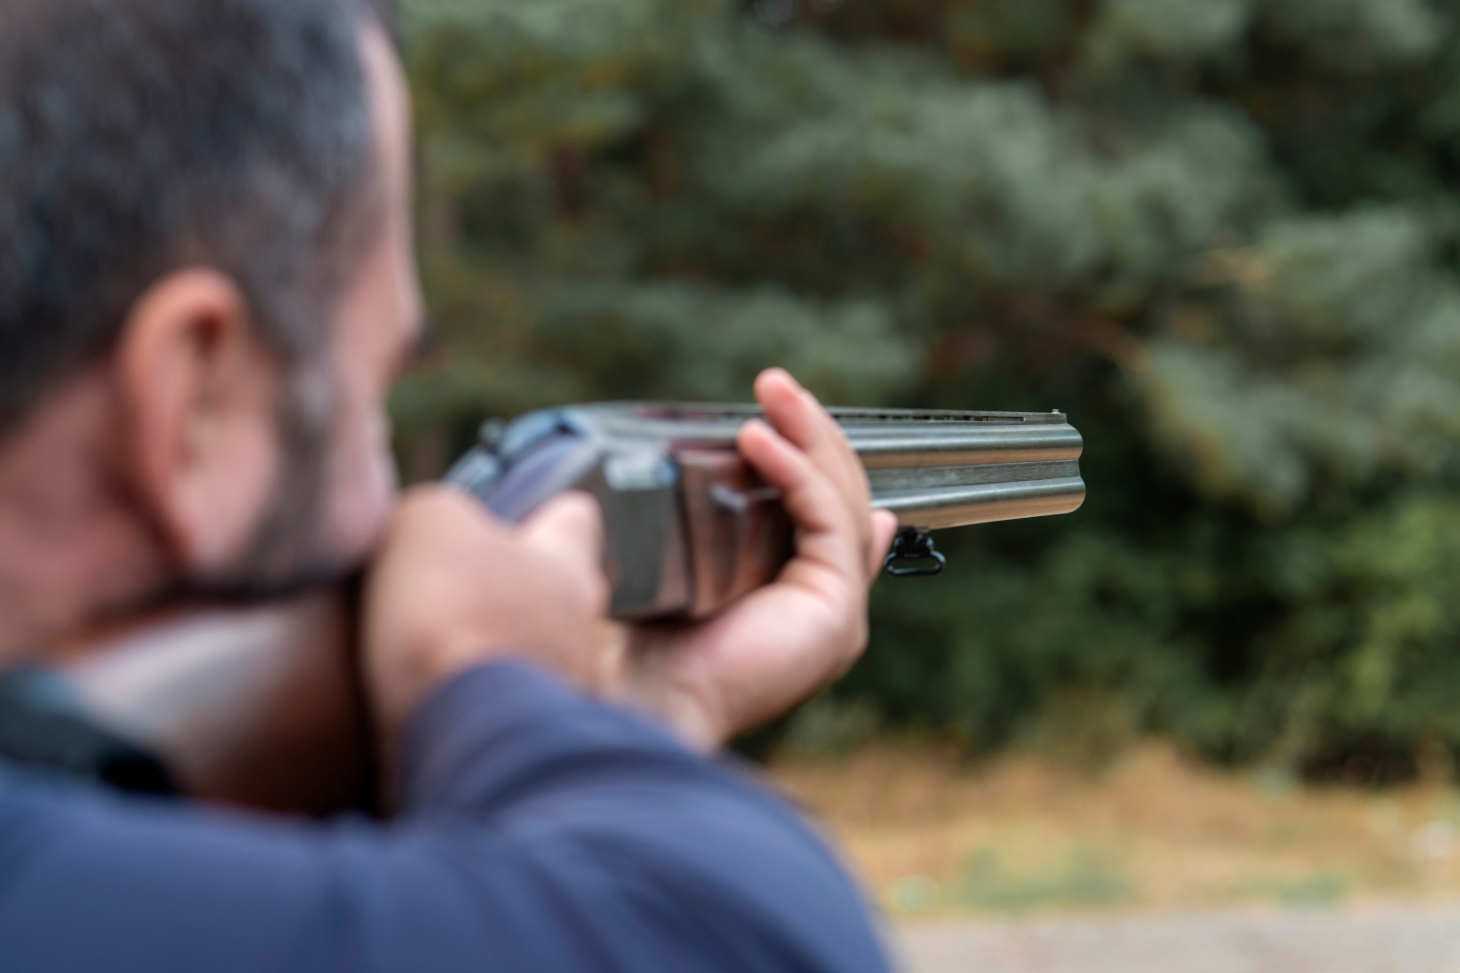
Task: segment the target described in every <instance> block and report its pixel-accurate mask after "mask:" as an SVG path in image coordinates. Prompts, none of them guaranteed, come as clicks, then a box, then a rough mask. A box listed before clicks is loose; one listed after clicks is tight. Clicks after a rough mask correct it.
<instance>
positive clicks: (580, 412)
mask: <svg viewBox="0 0 1460 973" xmlns="http://www.w3.org/2000/svg"><path fill="white" fill-rule="evenodd" d="M831 414H832V415H833V417H835V418H836V420H837V421H838V422H839V423H840V424H841V426H842V429H843V430H844V431H845V432H846V434H847V438H848V439H849V440H850V442H851V444H852V447H853V449H855V450H856V453H857V455H858V457H859V458H860V459H861V461H862V464H863V465H864V466H865V467H866V469H867V477H868V480H869V481H870V484H871V487H872V503H873V505H874V506H877V507H881V508H884V509H887V510H891V511H893V512H894V513H896V514H897V518H898V522H899V524H900V526H901V529H900V530H899V532H898V536H897V540H896V541H895V543H894V546H893V550H892V552H891V553H890V554H889V555H888V559H887V570H888V573H890V574H893V575H919V574H936V573H938V572H939V571H941V570H942V567H943V563H944V561H943V558H942V555H940V554H939V553H938V552H937V550H936V548H935V547H934V546H933V543H932V539H931V538H930V537H929V536H928V532H929V531H930V530H933V529H937V528H943V527H960V526H965V525H969V524H981V523H987V522H989V521H995V520H1014V519H1016V518H1021V517H1041V516H1046V515H1050V514H1063V513H1069V512H1071V511H1073V510H1075V509H1077V508H1078V507H1079V506H1080V504H1081V503H1083V502H1084V499H1085V482H1084V480H1082V479H1081V478H1080V453H1081V450H1082V448H1083V441H1082V440H1081V438H1080V434H1079V433H1078V432H1077V431H1075V428H1074V427H1073V426H1071V425H1070V424H1069V421H1068V420H1067V419H1066V418H1065V416H1064V415H1063V414H1062V413H1060V412H1048V413H1021V412H951V411H915V410H906V409H832V410H831ZM757 415H759V410H757V409H756V408H755V407H754V406H739V405H691V404H662V403H632V402H631V403H607V404H599V405H580V406H569V407H566V408H559V409H549V410H545V411H542V412H534V413H531V414H529V415H526V416H524V417H522V418H520V419H518V420H516V421H515V422H512V423H510V424H504V423H502V422H499V421H497V422H489V423H487V425H486V426H484V427H483V429H482V435H481V442H480V444H479V445H478V446H477V447H476V448H475V449H473V450H472V451H471V452H470V453H468V454H467V455H466V456H465V457H463V458H462V459H461V461H460V462H458V463H457V464H456V465H455V466H454V467H453V468H452V469H451V470H450V471H449V472H448V473H447V475H446V479H447V480H448V481H450V482H452V483H455V484H457V485H458V486H461V487H463V488H465V489H466V490H468V491H470V492H471V493H473V494H475V495H476V496H477V497H479V498H480V499H481V500H482V501H483V502H484V503H485V504H486V505H487V507H488V508H490V509H491V510H492V511H493V512H494V513H495V514H496V515H497V516H499V517H502V518H504V519H506V520H511V521H519V520H521V519H522V518H524V517H526V516H527V515H528V514H530V513H531V512H532V511H533V510H535V509H536V508H537V507H538V506H540V505H541V504H542V503H543V502H544V501H545V500H547V499H548V498H549V497H551V496H553V495H554V494H556V493H559V492H561V491H563V490H569V489H579V490H586V491H587V492H588V493H591V494H592V495H593V496H594V497H595V498H597V500H598V502H599V505H600V506H601V507H602V508H603V514H604V525H605V529H606V535H607V537H606V542H607V543H606V548H607V550H606V556H605V560H606V564H605V570H606V571H607V573H608V576H609V580H610V583H611V586H612V591H613V595H612V602H611V612H612V614H613V616H614V617H615V618H618V619H621V620H625V621H651V620H664V619H691V620H692V619H698V618H704V617H707V616H710V615H713V614H715V613H716V612H718V611H720V610H721V609H723V608H724V607H725V606H726V605H728V604H730V603H731V602H733V601H735V599H737V598H739V597H740V596H742V595H744V594H745V593H746V592H748V591H751V590H753V589H754V588H757V587H759V586H760V585H763V584H766V583H767V582H769V581H770V580H771V579H772V578H774V577H775V576H776V574H777V573H778V572H779V571H780V569H781V567H782V566H783V565H784V564H785V563H786V561H787V560H788V559H789V558H790V556H791V552H792V530H791V524H790V521H789V519H788V518H787V516H786V514H785V512H784V511H783V510H782V509H781V506H780V503H779V499H778V497H777V495H776V493H775V491H774V490H771V489H769V488H767V487H766V486H765V485H764V484H763V483H761V482H760V481H759V480H758V479H757V477H756V476H755V474H754V473H753V472H752V471H751V469H750V468H749V466H748V465H747V464H746V463H745V461H744V460H742V459H741V458H740V455H739V453H738V452H737V451H736V448H735V437H736V434H737V433H738V432H739V430H740V427H741V425H742V424H743V423H744V422H745V421H746V420H747V419H750V418H752V417H754V416H757Z"/></svg>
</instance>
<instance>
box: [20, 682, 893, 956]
mask: <svg viewBox="0 0 1460 973" xmlns="http://www.w3.org/2000/svg"><path fill="white" fill-rule="evenodd" d="M403 768H404V785H403V800H404V813H403V815H402V817H401V818H400V819H399V820H398V821H397V822H396V823H393V824H390V825H381V824H378V823H373V822H366V821H350V820H347V821H340V822H336V823H331V824H310V823H301V822H296V821H279V820H265V819H260V818H255V817H252V816H247V815H242V814H232V813H223V812H218V811H206V810H199V809H196V808H192V807H188V806H186V805H181V804H175V803H168V802H164V801H160V800H159V801H152V800H147V799H139V798H134V797H125V796H122V795H119V794H112V793H109V792H105V791H102V790H101V789H99V788H94V787H86V786H83V785H78V784H71V783H68V782H64V781H61V780H59V779H54V778H50V777H45V776H41V775H38V774H35V773H33V772H30V771H22V770H20V769H19V768H18V767H15V766H7V765H4V764H0V970H4V971H5V973H131V971H138V973H142V971H146V973H235V971H238V973H241V971H245V970H247V971H298V973H315V971H320V973H323V971H327V970H328V971H336V970H339V971H345V970H350V971H354V970H360V971H370V973H397V971H399V973H455V971H458V970H460V971H467V970H471V971H476V973H487V971H504V973H505V971H521V973H539V971H541V973H588V971H600V970H602V971H610V970H612V971H634V973H654V971H666V973H668V971H674V973H719V971H725V973H729V971H732V970H734V971H757V973H776V971H793V970H794V971H808V973H809V971H844V973H863V971H865V973H873V971H883V970H886V969H887V963H886V960H885V958H884V953H883V951H882V947H881V944H880V941H879V938H878V935H877V933H876V930H875V929H874V926H873V924H872V922H871V921H870V919H869V914H868V910H867V907H866V905H865V903H864V902H863V900H862V898H861V897H860V895H859V893H858V891H857V889H856V888H855V886H854V885H853V884H852V883H851V882H850V881H849V880H848V879H847V877H846V875H845V874H844V873H843V871H842V870H841V868H840V867H839V866H838V864H837V862H836V860H835V859H834V858H833V856H832V855H831V853H830V852H829V851H828V850H827V848H826V847H825V846H824V845H823V844H822V843H821V842H820V841H819V840H817V838H816V837H814V836H813V835H812V834H811V833H810V832H809V831H808V830H807V828H806V826H805V825H804V824H803V823H802V822H801V821H800V820H799V819H798V818H797V816H796V815H795V814H793V813H792V812H791V811H789V810H788V809H787V808H786V807H785V806H783V804H782V803H781V802H780V801H778V800H776V799H775V798H773V797H771V796H770V795H768V794H767V793H766V792H764V791H763V790H762V789H761V788H759V787H757V786H755V785H753V784H752V783H750V782H749V781H748V780H746V779H745V778H743V777H742V776H741V775H739V774H738V773H737V772H734V771H731V770H727V769H725V768H723V767H720V766H717V765H715V764H713V763H711V762H708V761H706V760H703V759H701V758H700V757H698V756H696V755H694V754H692V753H690V752H689V751H688V750H686V749H685V748H683V747H681V746H680V745H679V744H677V743H676V742H675V741H673V740H672V739H670V737H669V736H667V735H666V734H664V733H663V732H661V731H659V730H657V729H655V728H653V727H651V726H649V725H647V724H646V723H644V722H641V721H639V720H637V719H635V718H633V717H631V716H628V715H626V714H624V713H621V712H618V711H617V710H613V709H610V708H608V707H605V706H602V705H599V704H597V703H594V702H591V701H589V700H587V699H584V698H583V697H581V696H579V695H577V694H575V693H573V692H571V691H569V690H568V689H566V688H564V687H563V686H561V685H560V684H559V683H557V682H555V681H553V680H552V679H550V678H548V677H546V676H544V675H542V674H540V673H538V672H536V671H534V670H532V669H530V668H527V667H525V666H520V665H515V664H506V663H495V664H492V665H487V666H483V667H481V668H479V669H476V670H473V671H472V672H469V673H467V674H465V675H463V676H461V677H459V678H457V679H455V680H454V681H452V682H451V683H450V684H449V685H447V686H446V687H444V688H443V689H442V690H440V691H438V692H437V694H436V695H435V696H434V697H433V698H432V699H431V700H430V701H429V702H428V703H427V704H426V705H425V706H424V707H422V709H421V711H420V713H419V714H418V715H417V717H416V719H415V721H414V723H413V726H412V727H411V730H410V732H409V733H408V734H407V738H406V741H405V747H404V754H403Z"/></svg>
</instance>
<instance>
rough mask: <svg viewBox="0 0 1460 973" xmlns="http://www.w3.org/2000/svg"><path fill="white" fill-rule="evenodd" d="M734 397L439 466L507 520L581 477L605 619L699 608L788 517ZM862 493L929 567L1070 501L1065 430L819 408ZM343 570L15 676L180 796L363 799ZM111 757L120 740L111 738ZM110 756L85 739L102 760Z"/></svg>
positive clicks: (1077, 497) (557, 424)
mask: <svg viewBox="0 0 1460 973" xmlns="http://www.w3.org/2000/svg"><path fill="white" fill-rule="evenodd" d="M758 414H759V413H758V410H756V409H755V408H754V407H751V406H720V405H664V404H648V403H638V404H635V403H629V404H603V405H584V406H570V407H567V408H559V409H551V410H547V411H543V412H536V413H531V414H529V415H527V416H524V417H522V418H520V419H517V420H515V421H513V422H511V423H501V422H495V423H488V424H487V426H486V427H484V429H483V433H482V437H481V443H480V445H478V446H477V447H476V448H475V449H473V450H471V451H470V452H469V453H468V454H467V455H466V456H465V457H463V458H462V459H461V461H460V462H458V463H457V464H456V466H455V467H453V469H452V470H451V471H450V472H449V473H448V474H447V478H448V479H449V480H451V481H452V482H454V483H457V484H459V485H460V486H462V487H464V488H466V489H467V490H470V491H471V492H472V493H474V494H475V495H476V496H478V497H480V498H481V499H482V500H483V501H484V502H485V503H486V504H487V506H488V507H489V508H491V509H492V510H493V511H494V512H495V513H496V514H497V515H498V516H500V517H503V518H505V519H507V520H512V521H519V520H521V519H522V518H523V517H525V516H527V515H528V514H529V513H531V512H532V511H533V510H534V509H536V508H537V507H538V506H539V505H541V504H542V503H543V502H544V501H545V500H547V499H548V498H549V497H551V496H553V495H555V494H557V493H559V492H560V491H562V490H566V489H583V490H587V491H588V492H590V493H592V494H593V495H594V496H595V497H597V498H598V501H599V502H600V503H601V504H602V506H603V511H604V521H605V526H606V541H607V543H606V561H607V564H606V568H607V570H608V572H609V576H610V580H611V582H612V591H613V596H612V609H611V610H612V613H613V614H614V615H615V616H616V617H618V618H620V619H627V620H634V621H653V620H660V619H667V620H672V619H696V618H703V617H706V616H708V615H711V614H714V613H715V612H717V611H719V610H720V609H722V608H724V607H725V606H726V605H728V604H730V603H731V602H733V601H734V600H735V599H736V598H738V597H740V596H741V595H743V594H744V593H745V592H747V591H750V590H753V589H754V588H755V587H757V586H758V585H761V584H764V583H766V582H768V581H770V580H771V579H772V578H774V577H775V575H776V573H777V572H778V571H779V570H780V568H781V566H782V565H783V564H784V563H785V562H786V560H787V559H788V558H789V557H790V556H791V550H792V540H793V538H792V530H791V525H790V523H789V521H788V519H787V517H786V514H785V512H784V511H783V510H782V509H781V506H780V503H779V501H778V497H777V496H776V494H775V492H774V491H772V490H769V489H767V488H766V486H765V485H764V484H763V483H761V482H760V481H759V480H758V479H757V478H756V477H755V475H754V474H753V473H752V472H751V470H750V469H749V467H748V466H747V464H746V463H745V462H744V461H742V460H741V459H740V456H739V454H738V452H737V451H736V448H735V435H736V433H737V432H738V430H739V429H740V426H741V424H743V423H744V422H745V421H746V420H747V419H749V418H750V417H752V416H755V415H758ZM833 415H834V416H835V417H836V418H837V419H838V420H839V421H840V423H841V425H842V427H843V429H845V431H846V433H847V436H848V438H849V439H850V441H851V443H852V446H853V447H854V448H855V450H856V452H857V455H858V456H859V457H860V458H861V460H862V463H863V464H864V465H865V467H866V469H867V474H868V479H869V480H870V482H871V486H872V499H873V503H874V504H875V505H876V506H879V507H884V508H887V509H889V510H892V511H895V512H896V513H897V516H898V519H899V521H900V523H901V525H902V529H901V532H900V533H899V535H898V539H897V542H896V544H895V545H894V548H893V551H892V553H891V554H890V555H889V557H888V563H887V566H888V570H889V571H890V572H891V573H893V574H903V575H906V574H931V573H936V572H937V571H938V570H941V568H942V564H943V561H942V556H941V555H940V554H939V553H938V552H937V551H936V550H935V549H934V547H933V545H932V542H931V540H930V538H929V536H928V532H929V531H930V530H935V529H939V528H944V527H955V526H959V525H965V524H978V523H986V522H989V521H996V520H1012V519H1015V518H1020V517H1038V516H1044V515H1048V514H1058V513H1067V512H1069V511H1072V510H1074V509H1076V508H1077V507H1079V506H1080V504H1081V502H1082V501H1083V500H1084V496H1085V485H1084V482H1083V481H1082V480H1081V478H1080V469H1079V459H1080V452H1081V447H1082V441H1081V439H1080V434H1079V433H1078V432H1076V431H1075V430H1074V429H1073V428H1072V427H1071V426H1070V424H1069V423H1068V422H1067V421H1066V419H1065V417H1064V416H1063V415H1062V414H1060V413H1058V412H1050V413H1010V412H914V411H898V410H872V409H837V410H833ZM352 601H353V599H352V598H351V597H350V596H349V593H348V586H343V585H342V586H337V588H336V589H335V590H331V591H320V592H316V593H313V594H309V595H305V596H302V597H300V598H298V599H295V600H293V601H291V602H279V603H271V604H265V605H259V606H246V607H245V606H227V605H213V606H193V607H186V606H184V607H181V608H173V609H169V610H164V611H162V612H160V613H158V614H156V615H154V616H151V617H142V618H137V619H132V620H129V621H128V622H126V623H121V624H119V625H117V626H116V627H114V628H113V629H111V630H108V631H104V632H92V633H83V634H82V635H81V636H80V637H78V638H77V640H76V641H75V642H74V643H72V644H70V645H67V646H62V647H60V648H62V649H64V650H66V652H65V654H66V656H67V661H64V662H62V663H60V664H59V665H58V666H57V667H56V668H55V669H54V670H52V671H49V672H46V673H39V674H21V676H22V681H21V683H17V684H16V686H15V691H17V692H23V693H25V694H26V695H28V696H29V697H30V698H32V699H33V700H34V702H35V705H36V707H37V708H38V709H39V710H40V712H39V714H38V715H39V717H40V718H42V719H49V718H53V717H57V716H59V717H62V718H74V719H78V720H81V719H84V720H87V721H89V722H91V723H94V724H95V725H96V726H98V727H100V728H102V729H105V730H107V731H111V732H114V733H116V734H118V735H120V737H121V738H123V739H124V740H125V741H130V742H132V743H135V744H137V745H139V746H140V747H142V748H144V749H146V750H147V751H150V752H151V753H153V754H155V755H156V756H158V757H159V758H161V760H162V762H163V763H164V764H165V766H166V768H167V769H168V771H170V773H171V776H172V778H173V780H174V783H175V784H176V785H177V787H178V788H179V789H180V790H181V791H182V792H183V793H186V794H189V795H191V796H193V797H198V798H203V799H207V800H211V801H216V802H222V803H227V804H236V805H245V806H248V807H253V808H257V809H262V810H273V811H284V812H292V813H300V812H302V813H311V814H328V813H331V812H333V811H336V810H339V809H341V808H346V807H350V808H361V807H365V808H368V807H371V806H372V805H373V803H374V797H375V794H376V790H375V788H376V784H375V773H374V754H373V747H372V745H371V738H370V731H369V720H368V718H367V716H366V710H365V705H364V697H363V694H362V689H361V686H360V684H359V670H358V666H357V665H356V662H355V648H354V647H355V642H356V637H355V631H354V626H355V614H356V613H355V611H354V608H353V605H352ZM126 753H130V751H129V750H127V751H126ZM109 756H110V755H109V754H107V753H105V752H102V753H98V754H93V755H91V759H92V760H93V762H104V761H105V760H106V759H108V757H109Z"/></svg>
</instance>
